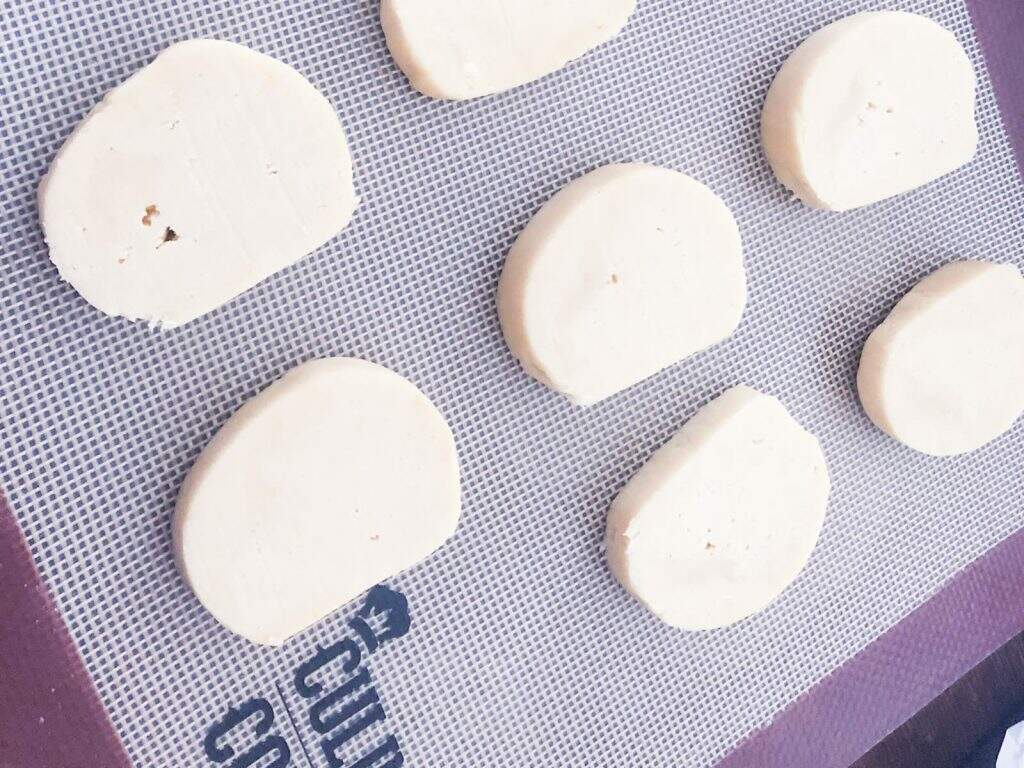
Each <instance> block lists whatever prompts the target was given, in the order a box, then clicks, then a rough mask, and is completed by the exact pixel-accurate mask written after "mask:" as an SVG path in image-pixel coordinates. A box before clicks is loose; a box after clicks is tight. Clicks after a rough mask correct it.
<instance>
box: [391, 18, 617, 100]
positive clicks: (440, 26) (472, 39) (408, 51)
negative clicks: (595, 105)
mask: <svg viewBox="0 0 1024 768" xmlns="http://www.w3.org/2000/svg"><path fill="white" fill-rule="evenodd" d="M635 7H636V0H515V2H508V0H383V2H382V3H381V9H380V15H381V23H382V25H383V27H384V33H385V35H386V37H387V42H388V48H389V49H390V50H391V54H392V56H394V59H395V62H396V63H397V64H398V66H399V68H400V69H401V70H402V71H403V72H404V73H405V74H406V76H407V77H408V78H409V80H410V82H411V83H412V85H413V87H415V88H416V89H417V90H418V91H420V92H421V93H423V94H425V95H427V96H433V97H434V98H439V99H472V98H475V97H478V96H486V95H488V94H492V93H499V92H501V91H506V90H508V89H510V88H515V87H516V86H519V85H523V84H524V83H529V82H531V81H533V80H537V79H538V78H541V77H544V76H545V75H548V74H551V73H552V72H555V71H556V70H558V69H561V68H562V67H564V66H565V65H566V64H568V63H569V62H570V61H572V60H573V59H576V58H579V57H580V56H582V55H583V54H584V53H586V52H587V51H589V50H590V49H592V48H595V47H597V46H598V45H600V44H601V43H605V42H607V41H608V40H611V39H612V38H613V37H615V36H616V35H617V34H619V32H620V31H622V28H623V27H624V26H625V25H626V22H627V21H628V20H629V17H630V15H631V14H632V13H633V10H634V9H635Z"/></svg>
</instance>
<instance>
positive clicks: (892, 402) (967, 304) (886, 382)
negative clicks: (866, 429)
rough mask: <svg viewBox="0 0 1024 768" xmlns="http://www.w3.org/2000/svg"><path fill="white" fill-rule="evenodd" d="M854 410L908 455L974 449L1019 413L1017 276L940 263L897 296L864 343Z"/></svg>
mask: <svg viewBox="0 0 1024 768" xmlns="http://www.w3.org/2000/svg"><path fill="white" fill-rule="evenodd" d="M857 389H858V392H859V394H860V399H861V403H863V405H864V409H865V411H866V412H867V414H868V416H869V417H870V418H871V420H872V421H873V422H874V423H875V424H876V425H878V427H879V428H881V429H882V430H883V431H885V432H887V433H888V434H890V435H891V436H893V437H895V438H896V439H897V440H899V441H901V442H903V443H905V444H906V445H908V446H910V447H911V448H914V449H915V450H918V451H921V452H923V453H927V454H930V455H933V456H952V455H954V454H959V453H965V452H967V451H972V450H975V449H977V448H980V447H981V446H982V445H984V444H985V443H987V442H989V441H990V440H993V439H995V438H996V437H998V436H999V435H1001V434H1002V433H1003V432H1005V431H1006V430H1008V429H1009V428H1010V427H1011V426H1012V425H1013V422H1014V421H1015V420H1016V419H1017V418H1018V417H1019V416H1020V415H1021V413H1022V412H1024V277H1022V276H1021V273H1020V270H1019V269H1017V267H1015V266H1014V265H1012V264H995V263H992V262H987V261H959V262H953V263H952V264H947V265H946V266H944V267H942V268H941V269H939V270H937V271H936V272H933V273H932V274H931V275H929V276H928V277H926V278H925V279H924V280H922V281H921V282H920V283H918V284H917V285H916V286H915V287H914V288H913V289H912V290H911V291H910V292H909V293H908V294H907V295H906V296H904V297H903V298H902V299H900V301H899V303H897V305H896V306H895V307H894V308H893V310H892V312H891V313H890V314H889V316H888V317H887V318H886V319H885V321H884V322H883V323H882V324H881V325H880V326H878V328H876V329H875V330H874V331H873V332H872V334H871V336H870V337H868V341H867V343H866V344H865V346H864V352H863V354H862V355H861V360H860V368H859V370H858V372H857Z"/></svg>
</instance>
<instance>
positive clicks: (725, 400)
mask: <svg viewBox="0 0 1024 768" xmlns="http://www.w3.org/2000/svg"><path fill="white" fill-rule="evenodd" d="M828 494H829V478H828V468H827V467H826V465H825V457H824V456H823V455H822V452H821V447H820V446H819V445H818V441H817V439H815V437H814V436H813V435H811V434H809V433H808V432H806V431H804V430H803V428H801V427H800V425H799V424H797V423H796V421H794V420H793V418H792V417H791V416H790V415H789V413H787V411H786V409H785V408H784V407H783V406H782V404H781V403H780V402H779V401H778V400H776V399H775V398H774V397H770V396H768V395H763V394H761V393H759V392H757V391H756V390H753V389H751V388H750V387H744V386H740V387H735V388H733V389H730V390H729V391H727V392H726V393H725V394H723V395H722V396H721V397H719V398H718V399H716V400H714V401H712V402H711V403H709V404H708V405H706V406H705V407H704V408H702V409H700V411H698V412H697V414H696V415H695V416H694V417H693V418H692V419H690V421H688V422H687V423H686V424H685V425H684V426H683V428H682V429H681V430H680V431H679V432H678V433H677V434H676V435H675V436H674V437H673V438H672V439H671V440H669V441H668V442H667V443H666V444H665V445H664V446H662V447H661V448H660V449H659V450H658V451H656V452H655V454H654V455H653V456H652V457H651V458H650V460H649V461H648V462H647V463H646V464H645V465H644V466H643V467H642V468H641V469H640V471H639V472H637V474H636V475H635V476H634V477H633V479H632V480H630V481H629V483H628V484H627V485H626V487H625V488H623V489H622V492H621V493H619V495H618V497H617V498H616V499H615V501H614V502H613V504H612V508H611V511H610V513H609V515H608V528H607V534H606V541H607V550H608V563H609V566H610V567H611V570H612V573H614V574H615V577H616V578H617V579H618V580H619V581H620V582H621V583H622V585H623V586H624V587H625V588H626V589H627V590H628V591H629V592H630V593H632V594H633V595H634V596H635V597H636V598H637V599H639V600H640V602H642V603H643V604H644V605H645V606H647V607H648V608H649V609H650V610H651V611H653V612H654V613H655V615H657V616H658V617H659V618H660V619H662V620H663V621H665V622H667V623H668V624H671V625H672V626H674V627H680V628H683V629H714V628H716V627H723V626H726V625H727V624H732V623H733V622H736V621H739V620H740V619H742V618H744V617H746V616H749V615H751V614H752V613H755V612H756V611H759V610H761V609H762V608H764V607H766V606H767V605H768V604H769V603H770V602H772V601H773V600H774V599H775V598H776V597H778V596H779V594H781V593H782V591H783V590H784V589H785V588H786V587H787V586H788V585H789V584H790V583H791V582H792V581H793V580H794V579H795V578H796V577H797V575H798V574H799V573H800V571H801V570H802V569H803V567H804V565H805V564H806V563H807V560H808V558H809V557H810V555H811V551H812V550H813V549H814V545H815V543H816V542H817V540H818V534H819V533H820V532H821V526H822V523H823V521H824V518H825V508H826V506H827V504H828Z"/></svg>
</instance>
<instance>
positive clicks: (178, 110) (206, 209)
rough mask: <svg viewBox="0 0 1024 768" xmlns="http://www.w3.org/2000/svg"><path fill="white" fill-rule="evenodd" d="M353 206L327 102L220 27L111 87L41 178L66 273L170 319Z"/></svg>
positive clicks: (328, 226)
mask: <svg viewBox="0 0 1024 768" xmlns="http://www.w3.org/2000/svg"><path fill="white" fill-rule="evenodd" d="M356 204H357V198H356V195H355V190H354V189H353V186H352V162H351V159H350V157H349V152H348V146H347V145H346V143H345V134H344V132H343V130H342V128H341V125H340V124H339V122H338V117H337V115H336V114H335V112H334V109H333V108H332V107H331V105H330V104H329V103H328V101H327V100H326V99H325V98H324V97H323V96H321V95H320V93H318V92H317V90H316V89H315V88H314V87H313V86H312V85H311V84H310V83H309V82H308V81H307V80H306V79H305V78H304V77H302V75H300V74H299V73H298V72H296V71H295V70H294V69H292V68H291V67H289V66H288V65H286V64H282V63H281V62H279V61H276V60H275V59H272V58H270V57H269V56H264V55H262V54H260V53H256V52H255V51H251V50H249V49H248V48H244V47H243V46H240V45H235V44H234V43H227V42H222V41H217V40H191V41H187V42H183V43H177V44H175V45H172V46H170V47H169V48H167V49H166V50H165V51H164V52H163V53H161V54H160V55H159V56H157V58H156V59H155V60H154V61H153V63H151V64H150V65H149V66H147V67H144V68H143V69H142V70H140V71H139V72H138V73H137V74H135V75H134V76H133V77H131V78H129V79H128V80H127V81H125V82H124V83H123V84H122V85H120V86H118V87H117V88H115V89H114V90H112V91H111V92H110V93H108V94H107V96H106V97H105V98H104V99H103V101H102V102H101V103H100V105H99V106H97V107H96V108H95V109H94V110H93V111H92V112H90V113H89V115H88V116H87V117H86V118H85V120H83V121H82V123H81V125H79V126H78V128H77V129H76V130H75V132H74V133H73V134H72V135H71V137H70V138H69V139H68V140H67V141H66V142H65V143H64V146H63V147H61V150H60V152H59V153H58V154H57V157H56V159H55V160H54V161H53V164H52V165H51V166H50V170H49V173H48V174H47V175H46V177H45V178H44V179H43V182H42V184H41V185H40V187H39V211H40V218H41V220H42V225H43V230H44V232H45V234H46V241H47V243H48V244H49V246H50V258H51V260H52V261H53V263H54V264H55V265H56V266H57V269H58V270H59V271H60V274H61V276H62V277H63V278H64V279H65V280H67V281H68V282H70V283H71V284H72V285H73V286H74V287H75V289H76V290H77V291H78V292H79V293H80V294H82V296H83V297H84V298H85V299H86V301H88V302H89V303H90V304H92V305H93V306H95V307H97V308H98V309H100V310H101V311H103V312H105V313H107V314H108V315H113V316H115V317H117V316H123V317H127V318H128V319H130V320H147V321H149V322H151V323H155V324H159V325H161V326H163V327H165V328H172V327H175V326H178V325H182V324H183V323H187V322H189V321H190V320H193V319H195V318H197V317H199V316H200V315H202V314H204V313H206V312H209V311H211V310H213V309H215V308H217V307H218V306H220V305H222V304H224V303H225V302H227V301H230V300H231V299H232V298H234V297H235V296H237V295H238V294H240V293H242V292H243V291H246V290H248V289H249V288H252V287H253V286H254V285H256V284H257V283H258V282H260V281H261V280H263V279H264V278H266V277H268V276H270V275H272V274H273V273H275V272H277V271H278V270H280V269H283V268H284V267H286V266H288V265H290V264H292V263H294V262H296V261H298V260H299V259H300V258H302V257H303V256H304V255H306V254H307V253H309V252H311V251H313V250H315V249H316V248H318V247H320V246H321V245H323V244H324V243H325V242H326V241H327V240H328V239H330V238H331V237H333V236H334V235H335V234H337V233H338V232H339V231H340V230H341V229H343V228H344V227H345V225H346V224H348V222H349V220H350V219H351V217H352V213H353V211H354V210H355V207H356Z"/></svg>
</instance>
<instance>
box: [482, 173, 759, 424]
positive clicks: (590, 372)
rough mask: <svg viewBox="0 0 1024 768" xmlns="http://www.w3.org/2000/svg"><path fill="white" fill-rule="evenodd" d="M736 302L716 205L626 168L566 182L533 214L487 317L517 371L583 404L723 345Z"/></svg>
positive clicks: (734, 258)
mask: <svg viewBox="0 0 1024 768" xmlns="http://www.w3.org/2000/svg"><path fill="white" fill-rule="evenodd" d="M746 295H747V294H746V274H745V272H744V269H743V246H742V242H741V240H740V233H739V229H738V227H737V226H736V221H735V219H734V218H733V216H732V214H731V213H730V211H729V209H728V208H727V207H726V205H725V203H723V202H722V200H721V199H720V198H719V197H718V196H717V195H715V194H714V193H713V192H712V191H711V190H710V189H708V188H707V187H706V186H704V185H703V184H701V183H700V182H698V181H696V180H694V179H692V178H690V177H689V176H686V175H685V174H682V173H679V172H677V171H671V170H667V169H665V168H658V167H656V166H652V165H644V164H640V163H630V164H618V165H609V166H605V167H603V168H599V169H597V170H596V171H592V172H591V173H588V174H587V175H585V176H583V177H581V178H579V179H577V180H576V181H573V182H572V183H570V184H569V185H567V186H566V187H564V188H563V189H562V190H561V191H559V192H558V193H557V194H556V195H555V196H554V197H552V198H551V200H549V201H548V202H547V203H546V204H545V205H544V207H543V208H542V209H541V210H540V212H538V213H537V215H536V216H534V218H533V219H532V220H531V221H530V223H529V224H528V225H527V227H526V229H524V230H523V232H522V234H521V235H520V236H519V238H518V239H517V240H516V242H515V244H514V245H513V246H512V249H511V250H510V252H509V255H508V258H507V260H506V263H505V267H504V269H503V271H502V275H501V280H500V282H499V287H498V313H499V317H500V319H501V325H502V330H503V331H504V334H505V338H506V340H507V341H508V344H509V347H510V349H511V350H512V352H513V354H514V355H515V356H516V357H517V358H518V359H519V360H520V362H521V363H522V364H523V367H524V368H525V369H526V371H527V372H529V373H530V374H531V375H532V376H534V377H535V378H537V379H538V380H540V381H542V382H544V383H545V384H547V385H548V386H549V387H551V388H553V389H555V390H556V391H558V392H562V393H563V394H565V395H567V396H568V397H569V398H570V399H571V400H572V401H573V402H574V403H577V404H579V405H590V404H593V403H596V402H597V401H599V400H602V399H604V398H606V397H609V396H610V395H613V394H615V393H616V392H618V391H620V390H622V389H625V388H626V387H629V386H631V385H633V384H635V383H637V382H639V381H641V380H642V379H645V378H647V377H648V376H651V375H652V374H655V373H657V372H658V371H660V370H661V369H663V368H665V367H666V366H669V365H672V364H673V363H676V362H678V361H679V360H682V359H683V358H685V357H688V356H689V355H692V354H694V353H696V352H699V351H701V350H703V349H705V348H706V347H708V346H710V345H712V344H715V343H716V342H719V341H721V340H722V339H724V338H725V337H727V336H728V335H729V334H731V333H732V332H733V331H734V330H735V329H736V326H737V325H738V324H739V321H740V318H741V316H742V314H743V308H744V305H745V303H746Z"/></svg>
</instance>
